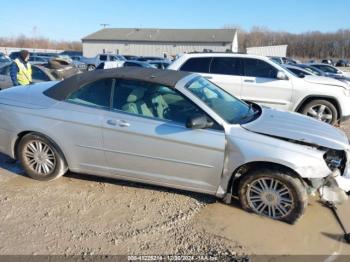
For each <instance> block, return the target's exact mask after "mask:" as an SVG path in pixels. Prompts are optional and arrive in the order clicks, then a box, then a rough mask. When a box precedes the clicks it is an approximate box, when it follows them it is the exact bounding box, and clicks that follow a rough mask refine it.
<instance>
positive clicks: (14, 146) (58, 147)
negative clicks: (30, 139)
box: [12, 130, 69, 168]
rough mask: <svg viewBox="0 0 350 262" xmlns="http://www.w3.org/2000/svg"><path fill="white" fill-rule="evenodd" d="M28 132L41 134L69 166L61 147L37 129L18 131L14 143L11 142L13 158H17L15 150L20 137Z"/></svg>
mask: <svg viewBox="0 0 350 262" xmlns="http://www.w3.org/2000/svg"><path fill="white" fill-rule="evenodd" d="M28 134H34V135H39V136H42V137H44V138H45V139H47V140H49V141H50V142H51V143H52V144H53V146H54V147H55V149H56V150H57V151H58V152H59V153H60V154H61V155H62V157H63V160H64V162H65V163H66V165H67V166H68V168H69V165H68V162H67V159H66V155H65V154H64V152H63V150H62V149H61V147H60V146H59V145H58V144H57V143H56V142H55V141H54V140H53V139H52V138H50V137H49V136H47V135H45V134H43V133H40V132H37V131H29V130H27V131H22V132H20V133H19V134H18V135H17V139H16V141H15V143H14V144H13V148H12V150H13V155H14V156H15V159H18V156H17V150H18V145H19V143H20V142H21V140H22V138H23V137H24V136H26V135H28Z"/></svg>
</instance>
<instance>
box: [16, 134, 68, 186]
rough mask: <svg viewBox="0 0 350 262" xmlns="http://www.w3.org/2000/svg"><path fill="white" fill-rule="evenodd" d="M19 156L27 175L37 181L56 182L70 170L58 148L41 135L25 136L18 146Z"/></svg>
mask: <svg viewBox="0 0 350 262" xmlns="http://www.w3.org/2000/svg"><path fill="white" fill-rule="evenodd" d="M17 156H18V159H19V161H20V162H21V165H22V167H23V169H24V171H25V173H26V174H27V175H29V176H30V177H31V178H33V179H36V180H40V181H50V180H54V179H57V178H59V177H61V176H63V175H64V174H65V173H66V172H67V170H68V166H67V164H66V161H65V159H64V157H63V154H62V153H61V152H60V150H59V149H58V147H57V146H56V145H54V144H53V143H52V142H51V141H49V140H48V139H47V138H45V137H43V136H41V135H39V134H34V133H31V134H28V135H25V136H24V137H23V138H22V139H21V141H20V142H19V144H18V148H17Z"/></svg>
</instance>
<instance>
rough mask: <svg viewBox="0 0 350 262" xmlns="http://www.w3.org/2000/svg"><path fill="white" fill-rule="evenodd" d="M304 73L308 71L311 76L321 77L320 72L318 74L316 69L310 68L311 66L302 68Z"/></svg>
mask: <svg viewBox="0 0 350 262" xmlns="http://www.w3.org/2000/svg"><path fill="white" fill-rule="evenodd" d="M303 68H304V69H305V70H306V71H309V72H310V73H312V74H315V75H318V76H322V75H323V74H322V71H321V72H320V71H319V70H317V69H316V68H314V67H312V66H306V67H303Z"/></svg>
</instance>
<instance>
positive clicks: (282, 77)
mask: <svg viewBox="0 0 350 262" xmlns="http://www.w3.org/2000/svg"><path fill="white" fill-rule="evenodd" d="M277 79H278V80H288V79H289V78H288V76H287V75H286V73H285V72H283V71H278V73H277Z"/></svg>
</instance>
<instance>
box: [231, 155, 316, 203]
mask: <svg viewBox="0 0 350 262" xmlns="http://www.w3.org/2000/svg"><path fill="white" fill-rule="evenodd" d="M261 168H269V169H275V170H282V171H284V172H286V173H288V174H289V175H291V176H294V177H296V178H298V179H299V180H300V181H301V183H302V184H303V185H304V186H307V185H309V182H308V181H307V180H305V179H303V178H302V177H301V175H300V174H299V173H298V172H296V171H295V170H294V169H292V168H290V167H288V166H285V165H282V164H278V163H274V162H267V161H255V162H249V163H245V164H243V165H241V166H240V167H238V168H236V169H235V170H234V172H233V173H232V175H231V178H230V180H229V182H228V186H227V193H231V194H232V195H236V196H237V195H238V189H239V183H240V180H241V179H242V177H244V176H245V175H246V174H247V173H248V172H249V171H252V170H256V169H261Z"/></svg>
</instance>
